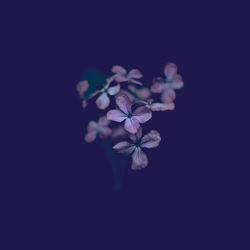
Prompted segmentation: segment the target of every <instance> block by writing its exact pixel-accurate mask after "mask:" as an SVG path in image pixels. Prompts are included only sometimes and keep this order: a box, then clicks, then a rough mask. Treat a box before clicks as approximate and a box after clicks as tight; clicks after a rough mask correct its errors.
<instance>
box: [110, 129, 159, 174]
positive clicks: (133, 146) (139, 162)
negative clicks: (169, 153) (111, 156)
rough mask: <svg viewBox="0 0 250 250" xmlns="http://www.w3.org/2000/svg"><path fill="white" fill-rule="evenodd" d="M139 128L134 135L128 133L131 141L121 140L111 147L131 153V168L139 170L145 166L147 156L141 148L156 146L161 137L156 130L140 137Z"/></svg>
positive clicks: (123, 152)
mask: <svg viewBox="0 0 250 250" xmlns="http://www.w3.org/2000/svg"><path fill="white" fill-rule="evenodd" d="M141 137H142V131H141V129H139V130H138V132H137V133H136V134H134V135H130V139H131V140H132V143H129V142H127V141H121V142H119V143H117V144H116V145H115V146H114V147H113V149H115V150H116V151H118V152H119V153H122V154H132V166H131V168H132V169H133V170H139V169H142V168H145V167H147V165H148V158H147V155H146V154H145V153H144V152H143V151H142V148H155V147H158V145H159V144H160V141H161V137H160V134H159V132H158V131H156V130H151V131H150V132H149V133H148V134H146V135H144V136H143V137H142V138H141Z"/></svg>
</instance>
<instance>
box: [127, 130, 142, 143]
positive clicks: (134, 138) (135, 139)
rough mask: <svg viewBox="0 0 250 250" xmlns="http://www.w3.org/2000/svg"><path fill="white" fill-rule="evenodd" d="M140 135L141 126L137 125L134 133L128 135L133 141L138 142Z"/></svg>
mask: <svg viewBox="0 0 250 250" xmlns="http://www.w3.org/2000/svg"><path fill="white" fill-rule="evenodd" d="M141 136H142V129H141V127H139V128H138V130H137V132H136V133H135V134H130V135H129V138H130V140H131V141H133V142H138V141H139V140H140V139H141Z"/></svg>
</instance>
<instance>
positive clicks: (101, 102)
mask: <svg viewBox="0 0 250 250" xmlns="http://www.w3.org/2000/svg"><path fill="white" fill-rule="evenodd" d="M112 81H113V78H110V79H107V84H106V85H105V86H104V87H103V88H102V89H101V90H98V91H96V92H95V93H93V94H92V95H91V96H90V97H91V98H92V97H94V96H96V95H97V94H99V93H101V94H100V96H99V97H98V98H97V99H96V101H95V103H96V106H97V107H98V108H99V109H106V108H107V107H108V106H109V104H110V99H109V95H111V96H113V95H116V94H117V93H118V92H119V91H120V84H119V83H118V84H117V85H115V86H112V87H110V83H111V82H112Z"/></svg>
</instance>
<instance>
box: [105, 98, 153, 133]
mask: <svg viewBox="0 0 250 250" xmlns="http://www.w3.org/2000/svg"><path fill="white" fill-rule="evenodd" d="M116 104H117V106H118V107H119V109H113V110H110V111H108V113H107V119H108V120H111V121H116V122H122V121H124V120H125V125H124V128H125V129H126V130H127V131H128V132H129V133H132V134H134V133H136V132H137V130H138V129H139V128H140V123H145V122H147V121H148V120H149V119H151V118H152V112H151V110H150V109H149V108H147V107H145V106H141V107H138V108H137V109H136V110H135V111H133V112H132V110H131V106H132V103H131V101H130V100H129V98H128V96H127V95H124V94H122V95H118V96H117V98H116Z"/></svg>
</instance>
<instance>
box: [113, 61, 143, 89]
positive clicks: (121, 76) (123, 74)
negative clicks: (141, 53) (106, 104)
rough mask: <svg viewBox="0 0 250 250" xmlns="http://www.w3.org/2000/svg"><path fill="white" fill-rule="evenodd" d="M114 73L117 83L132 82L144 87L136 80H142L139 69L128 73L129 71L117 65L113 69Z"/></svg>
mask: <svg viewBox="0 0 250 250" xmlns="http://www.w3.org/2000/svg"><path fill="white" fill-rule="evenodd" d="M112 72H113V73H115V75H114V76H113V78H114V80H115V81H117V82H132V83H135V84H138V85H142V83H141V82H139V81H137V80H136V79H140V78H142V74H141V72H140V71H139V70H138V69H132V70H130V71H129V72H128V73H127V70H126V69H124V68H123V67H121V66H118V65H115V66H113V67H112Z"/></svg>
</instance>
